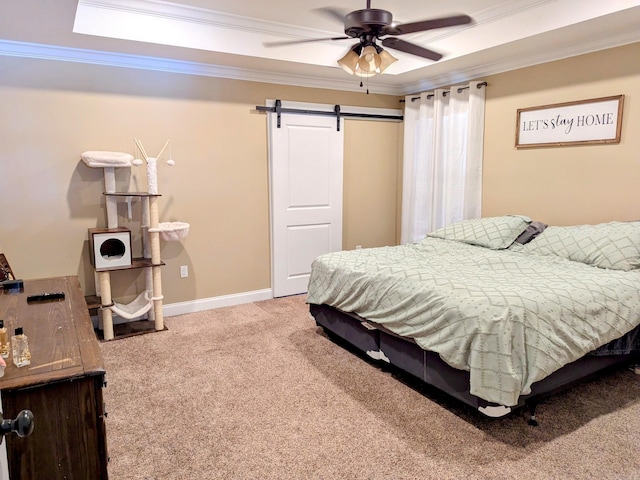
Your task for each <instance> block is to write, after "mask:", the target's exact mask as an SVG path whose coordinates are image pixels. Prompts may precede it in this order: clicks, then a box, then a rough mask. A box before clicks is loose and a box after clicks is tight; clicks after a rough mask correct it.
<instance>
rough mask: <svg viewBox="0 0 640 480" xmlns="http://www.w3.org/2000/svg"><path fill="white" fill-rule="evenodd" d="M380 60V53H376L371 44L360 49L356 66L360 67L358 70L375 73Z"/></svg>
mask: <svg viewBox="0 0 640 480" xmlns="http://www.w3.org/2000/svg"><path fill="white" fill-rule="evenodd" d="M380 62H381V60H380V55H378V51H377V50H376V47H374V46H373V45H368V46H366V47H364V49H363V50H362V54H361V55H360V60H359V61H358V67H360V70H362V71H363V72H373V73H375V71H376V70H377V69H378V67H379V66H380Z"/></svg>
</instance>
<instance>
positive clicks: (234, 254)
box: [0, 57, 402, 303]
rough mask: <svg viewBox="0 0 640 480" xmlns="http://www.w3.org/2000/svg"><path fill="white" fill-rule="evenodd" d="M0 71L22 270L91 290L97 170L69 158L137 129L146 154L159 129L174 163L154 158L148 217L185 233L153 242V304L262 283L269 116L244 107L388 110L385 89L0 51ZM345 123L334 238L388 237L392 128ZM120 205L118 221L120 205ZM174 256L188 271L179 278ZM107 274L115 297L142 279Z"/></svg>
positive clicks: (266, 279) (3, 190)
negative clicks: (67, 278) (152, 205)
mask: <svg viewBox="0 0 640 480" xmlns="http://www.w3.org/2000/svg"><path fill="white" fill-rule="evenodd" d="M0 72H2V75H0V125H2V128H1V129H0V145H2V150H1V157H0V203H1V205H2V209H1V210H0V242H1V244H2V246H3V250H4V253H5V254H6V255H7V257H8V259H9V261H10V263H11V266H12V268H13V270H14V271H15V272H16V274H17V275H18V276H20V277H22V278H38V277H48V276H55V275H79V276H80V280H81V284H82V285H83V287H84V288H85V292H86V293H87V294H90V293H93V292H94V288H95V287H94V278H93V271H92V269H91V266H90V264H89V255H88V244H87V229H88V228H91V227H96V226H105V223H106V219H105V212H104V199H103V198H102V197H103V196H102V191H103V184H102V170H101V169H91V168H88V167H87V166H85V165H84V164H83V163H82V162H81V161H80V154H81V153H82V152H84V151H86V150H111V151H124V152H131V153H133V151H134V150H133V138H134V137H136V138H139V139H140V140H141V141H142V142H143V144H144V146H145V149H146V150H147V153H149V155H155V154H157V152H158V151H159V150H160V148H161V147H162V146H163V144H164V142H165V141H166V140H167V139H170V140H171V145H172V154H173V155H172V156H173V158H174V160H175V161H176V166H175V167H168V166H167V165H166V164H164V163H161V164H160V166H159V190H160V193H161V194H162V197H160V201H159V205H160V217H161V220H162V221H171V220H181V221H186V222H189V223H190V224H191V231H190V233H189V236H188V237H187V238H186V239H184V241H182V242H179V243H164V242H163V244H162V257H163V260H164V261H165V262H166V267H165V268H164V269H163V283H164V295H165V303H175V302H181V301H189V300H194V299H203V298H210V297H216V296H221V295H227V294H233V293H241V292H247V291H252V290H259V289H265V288H269V287H270V258H269V255H270V244H269V200H268V198H269V197H268V195H269V192H268V163H267V126H266V125H267V122H266V117H265V115H264V114H260V113H256V112H252V110H254V107H255V106H256V105H263V104H264V102H265V100H266V99H268V98H280V99H283V100H290V101H302V102H317V103H328V104H336V103H337V104H342V105H358V106H371V107H384V108H399V107H400V104H399V102H398V100H399V99H398V97H393V96H386V95H374V94H372V95H365V94H360V93H349V92H338V91H332V90H320V89H308V88H295V87H287V86H280V85H270V84H261V83H250V82H242V81H233V80H225V79H215V78H206V77H196V76H188V75H176V74H169V73H161V72H150V71H142V70H141V71H137V70H132V69H124V68H113V67H103V66H94V65H83V64H75V63H65V62H55V61H45V60H34V59H21V58H10V57H0ZM344 124H345V125H344V128H345V206H344V208H345V228H344V247H345V248H353V247H354V246H355V245H356V244H361V245H363V246H377V245H387V244H393V243H395V242H396V238H397V230H396V225H397V221H398V220H397V212H398V204H397V202H398V198H399V192H398V174H399V173H398V172H399V171H400V160H399V158H400V156H399V151H400V148H399V143H398V142H400V141H401V133H400V132H401V129H402V125H401V124H400V123H393V122H367V121H360V120H347V121H345V122H344ZM167 158H168V157H164V159H165V160H166V159H167ZM117 181H118V186H119V189H126V188H127V187H128V186H129V185H132V186H133V189H138V190H144V189H146V181H145V172H144V168H142V167H138V168H134V169H132V170H131V171H130V170H129V169H123V170H118V171H117ZM133 209H134V214H135V213H136V212H139V205H138V204H137V203H134V205H133ZM119 213H120V214H121V215H122V217H121V223H123V224H125V225H129V224H128V222H127V221H126V218H125V217H124V216H125V215H126V208H125V204H121V205H120V208H119ZM131 226H132V228H133V230H134V231H135V228H136V227H137V224H136V223H135V222H134V223H132V224H131ZM134 253H135V254H139V252H134ZM180 265H188V266H189V270H190V276H189V278H187V279H181V278H179V266H180ZM113 277H114V281H113V283H114V293H115V295H120V296H124V297H130V296H133V295H134V294H135V292H136V290H137V289H139V288H141V287H142V285H141V276H140V275H133V274H131V273H130V272H126V273H118V274H114V275H113Z"/></svg>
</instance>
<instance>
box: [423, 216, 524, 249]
mask: <svg viewBox="0 0 640 480" xmlns="http://www.w3.org/2000/svg"><path fill="white" fill-rule="evenodd" d="M529 223H531V219H530V218H529V217H525V216H523V215H504V216H501V217H486V218H474V219H472V220H463V221H461V222H457V223H452V224H451V225H447V226H446V227H443V228H440V229H438V230H436V231H435V232H431V233H429V234H427V236H428V237H435V238H443V239H445V240H454V241H457V242H463V243H469V244H471V245H478V246H481V247H486V248H490V249H492V250H500V249H504V248H507V247H509V245H511V244H512V243H513V242H514V241H515V239H516V238H518V236H520V234H522V233H523V232H524V231H525V230H526V228H527V226H528V225H529Z"/></svg>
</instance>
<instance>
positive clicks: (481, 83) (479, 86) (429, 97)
mask: <svg viewBox="0 0 640 480" xmlns="http://www.w3.org/2000/svg"><path fill="white" fill-rule="evenodd" d="M486 86H487V82H480V83H479V84H478V85H476V87H477V88H482V87H486ZM467 88H469V87H458V93H462V91H463V90H466V89H467ZM449 92H450V90H445V91H444V92H442V96H443V97H446V96H447V93H449ZM433 97H434V94H433V93H430V94H429V95H427V99H432V98H433ZM416 100H420V97H411V102H415V101H416ZM400 101H401V102H402V100H400Z"/></svg>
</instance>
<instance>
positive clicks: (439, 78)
mask: <svg viewBox="0 0 640 480" xmlns="http://www.w3.org/2000/svg"><path fill="white" fill-rule="evenodd" d="M639 41H640V30H638V31H635V32H629V31H623V32H621V33H619V34H618V35H614V36H608V37H606V38H595V39H592V40H591V41H587V42H580V43H575V44H572V45H567V46H565V47H564V48H557V47H554V48H549V49H547V50H545V51H543V52H540V53H537V54H535V53H533V54H527V55H523V54H522V52H516V53H513V54H512V55H510V56H509V57H504V56H501V57H500V58H499V60H497V61H495V62H490V63H483V64H481V65H474V66H471V67H469V68H466V69H456V70H455V71H449V72H445V73H441V74H438V75H429V77H428V78H425V79H421V80H417V81H415V82H411V83H405V84H403V85H402V94H403V95H409V94H413V93H416V92H424V91H429V90H433V89H434V88H439V87H443V86H449V85H455V84H456V83H462V82H467V81H470V80H474V79H478V78H483V77H486V76H488V75H496V74H498V73H504V72H510V71H512V70H518V69H520V68H527V67H532V66H535V65H540V64H543V63H549V62H554V61H557V60H562V59H565V58H570V57H575V56H578V55H586V54H588V53H593V52H597V51H600V50H606V49H609V48H616V47H621V46H623V45H629V44H632V43H636V42H639ZM516 50H517V49H516Z"/></svg>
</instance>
